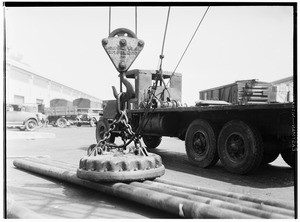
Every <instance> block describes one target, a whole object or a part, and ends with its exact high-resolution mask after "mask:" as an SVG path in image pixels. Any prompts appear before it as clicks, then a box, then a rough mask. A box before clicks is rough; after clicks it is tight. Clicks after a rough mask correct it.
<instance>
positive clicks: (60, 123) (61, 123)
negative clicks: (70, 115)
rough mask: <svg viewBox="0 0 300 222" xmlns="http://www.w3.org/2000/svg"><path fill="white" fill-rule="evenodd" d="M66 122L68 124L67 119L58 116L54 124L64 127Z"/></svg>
mask: <svg viewBox="0 0 300 222" xmlns="http://www.w3.org/2000/svg"><path fill="white" fill-rule="evenodd" d="M67 124H68V121H67V120H66V119H65V118H63V117H61V118H59V119H58V120H57V121H56V125H57V126H58V127H59V128H65V127H66V126H67Z"/></svg>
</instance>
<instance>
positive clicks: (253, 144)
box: [218, 120, 264, 174]
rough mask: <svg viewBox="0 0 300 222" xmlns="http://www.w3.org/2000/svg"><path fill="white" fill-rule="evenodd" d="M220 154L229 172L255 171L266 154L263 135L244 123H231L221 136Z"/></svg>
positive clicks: (238, 121)
mask: <svg viewBox="0 0 300 222" xmlns="http://www.w3.org/2000/svg"><path fill="white" fill-rule="evenodd" d="M218 153H219V157H220V161H221V163H222V164H223V166H224V167H225V168H226V169H227V170H228V171H230V172H232V173H236V174H246V173H249V172H251V171H254V170H255V169H257V168H258V167H259V165H260V164H261V162H262V158H263V153H264V150H263V142H262V138H261V135H260V133H259V132H258V130H257V129H256V128H254V127H252V126H250V125H249V124H247V123H245V122H243V121H240V120H232V121H229V122H227V123H226V124H225V125H224V126H223V128H222V130H221V132H220V134H219V138H218Z"/></svg>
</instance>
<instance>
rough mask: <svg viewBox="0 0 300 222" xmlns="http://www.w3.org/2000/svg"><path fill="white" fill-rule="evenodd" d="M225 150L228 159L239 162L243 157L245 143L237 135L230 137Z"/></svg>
mask: <svg viewBox="0 0 300 222" xmlns="http://www.w3.org/2000/svg"><path fill="white" fill-rule="evenodd" d="M226 150H227V153H228V155H229V156H230V158H232V159H233V160H238V161H241V160H242V159H243V158H244V157H245V143H244V140H243V138H242V137H241V136H240V135H238V134H233V135H231V136H230V137H229V138H228V140H227V143H226Z"/></svg>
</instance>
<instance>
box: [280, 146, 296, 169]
mask: <svg viewBox="0 0 300 222" xmlns="http://www.w3.org/2000/svg"><path fill="white" fill-rule="evenodd" d="M281 156H282V159H283V160H284V161H285V162H286V163H287V164H288V165H289V166H291V167H293V168H294V167H295V163H296V151H293V150H292V149H288V150H284V151H281Z"/></svg>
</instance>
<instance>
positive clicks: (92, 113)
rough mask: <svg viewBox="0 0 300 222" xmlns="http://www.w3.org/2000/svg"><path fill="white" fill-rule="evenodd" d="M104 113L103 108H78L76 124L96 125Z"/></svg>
mask: <svg viewBox="0 0 300 222" xmlns="http://www.w3.org/2000/svg"><path fill="white" fill-rule="evenodd" d="M102 115H103V110H102V109H100V108H89V109H83V108H81V109H78V115H77V122H76V126H79V127H80V126H81V125H90V126H91V127H94V126H96V124H97V121H98V120H99V118H100V117H101V116H102Z"/></svg>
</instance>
